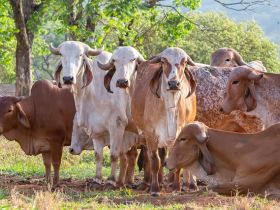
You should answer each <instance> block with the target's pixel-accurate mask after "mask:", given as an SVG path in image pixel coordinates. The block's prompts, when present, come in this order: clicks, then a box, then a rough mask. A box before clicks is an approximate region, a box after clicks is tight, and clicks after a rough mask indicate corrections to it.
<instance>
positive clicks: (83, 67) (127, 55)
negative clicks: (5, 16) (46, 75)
mask: <svg viewBox="0 0 280 210" xmlns="http://www.w3.org/2000/svg"><path fill="white" fill-rule="evenodd" d="M50 50H51V52H52V53H53V54H55V55H59V56H61V58H60V61H59V63H58V65H57V67H56V70H55V78H56V82H55V83H54V82H51V81H47V80H40V81H37V82H35V83H34V85H33V87H32V90H31V95H30V96H27V97H14V96H4V97H0V134H3V135H4V136H5V137H6V139H8V140H16V141H17V142H18V143H19V144H20V146H21V148H22V149H23V151H24V152H25V153H26V154H27V155H37V154H42V157H43V162H44V165H45V170H46V179H47V181H48V182H49V183H52V185H53V186H54V187H56V186H57V185H58V184H59V168H60V164H61V156H62V151H63V146H69V145H71V146H70V148H69V152H70V153H71V154H74V155H79V154H80V153H81V152H82V151H83V150H92V149H94V152H95V158H96V173H95V178H94V182H95V184H97V185H98V184H102V178H103V176H102V173H101V172H102V165H103V148H104V147H105V146H109V148H110V160H111V175H110V176H109V178H108V180H107V184H110V185H112V186H114V187H120V186H123V185H130V184H133V183H134V168H135V165H136V160H137V156H138V151H137V149H139V148H141V153H140V155H139V157H138V159H139V160H138V162H139V163H140V165H141V167H143V169H144V179H143V181H142V183H141V185H139V186H138V187H139V189H144V188H145V187H150V192H151V195H153V196H158V195H159V193H160V186H161V184H162V183H163V181H164V173H163V172H164V166H165V167H167V168H168V169H169V170H170V174H169V181H171V182H172V183H173V185H172V187H173V190H176V191H177V190H180V170H181V169H183V182H184V184H185V185H186V186H187V187H190V185H191V184H193V185H194V186H195V176H196V177H197V178H199V179H202V180H205V181H207V183H208V185H209V188H211V189H212V190H214V191H217V192H219V193H223V194H231V193H232V192H234V191H235V190H236V189H237V190H238V191H239V192H241V193H247V192H248V191H250V192H255V193H265V192H266V193H267V192H277V190H279V189H280V186H278V184H280V177H278V175H280V173H279V172H280V156H279V155H278V151H279V149H280V124H277V123H278V121H280V111H278V107H279V106H280V74H271V73H266V69H265V67H264V66H263V65H262V63H261V61H253V62H250V63H246V62H245V61H244V60H243V59H242V57H241V56H240V55H239V53H238V52H236V51H235V50H233V49H230V48H220V49H218V50H217V51H215V52H214V53H213V54H212V56H211V63H210V65H206V64H200V63H195V62H194V61H193V60H192V59H191V58H190V56H188V55H187V54H186V52H185V51H183V50H182V49H180V48H177V47H170V48H167V49H165V50H164V51H162V52H161V53H159V54H158V55H156V56H153V57H152V58H150V59H149V60H147V61H146V60H145V59H144V58H143V56H142V55H141V54H140V53H139V52H138V51H137V50H136V49H134V48H133V47H128V46H125V47H118V48H117V49H116V50H115V51H114V52H113V54H111V53H109V52H105V51H103V50H94V49H92V48H90V47H89V46H88V45H86V44H84V43H81V42H76V41H65V42H63V43H62V44H60V45H59V46H58V47H57V48H55V47H53V46H52V45H51V46H50ZM89 56H95V58H94V60H91V59H90V58H89ZM61 76H62V81H63V83H64V84H63V85H62V84H61V79H60V77H61ZM194 120H196V121H194ZM278 138H279V139H278ZM167 154H168V158H167V159H166V155H167ZM118 160H120V161H119V165H120V166H119V167H120V171H119V175H118V177H117V165H118V164H117V163H118ZM51 165H52V166H53V169H54V177H53V180H52V179H51Z"/></svg>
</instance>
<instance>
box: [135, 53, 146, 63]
mask: <svg viewBox="0 0 280 210" xmlns="http://www.w3.org/2000/svg"><path fill="white" fill-rule="evenodd" d="M145 61H146V60H145V59H144V58H143V56H142V55H140V54H139V56H138V58H137V63H142V62H145Z"/></svg>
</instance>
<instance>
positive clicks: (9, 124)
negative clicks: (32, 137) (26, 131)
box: [0, 96, 30, 134]
mask: <svg viewBox="0 0 280 210" xmlns="http://www.w3.org/2000/svg"><path fill="white" fill-rule="evenodd" d="M22 99H23V98H21V97H10V96H7V97H6V96H5V97H0V134H2V133H5V132H8V131H10V130H11V129H12V128H14V127H16V126H17V125H18V123H20V124H21V125H23V126H24V127H26V128H30V122H29V119H28V117H27V116H26V113H25V112H24V110H23V107H22V105H21V104H20V103H19V102H20V101H21V100H22Z"/></svg>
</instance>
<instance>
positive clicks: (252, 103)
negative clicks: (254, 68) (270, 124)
mask: <svg viewBox="0 0 280 210" xmlns="http://www.w3.org/2000/svg"><path fill="white" fill-rule="evenodd" d="M245 104H246V106H247V112H250V111H252V110H254V109H255V108H256V107H257V98H256V90H255V84H254V81H253V80H252V81H251V82H250V84H249V87H248V89H247V92H246V93H245Z"/></svg>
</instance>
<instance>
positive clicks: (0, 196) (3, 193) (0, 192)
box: [0, 188, 8, 200]
mask: <svg viewBox="0 0 280 210" xmlns="http://www.w3.org/2000/svg"><path fill="white" fill-rule="evenodd" d="M7 196H8V193H7V191H6V190H5V189H2V188H0V200H3V199H5V198H7Z"/></svg>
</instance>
